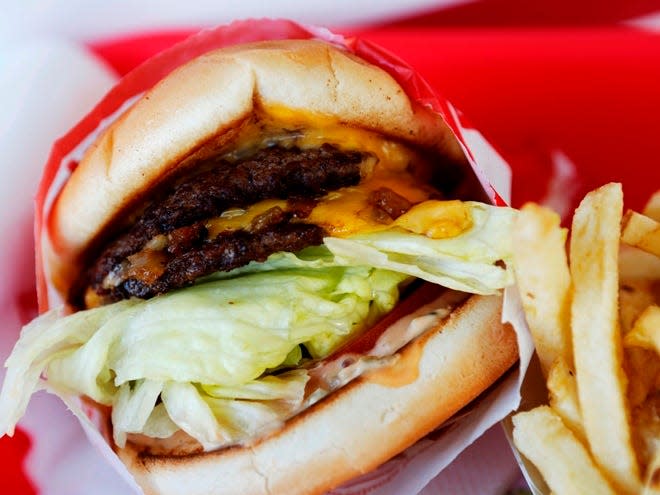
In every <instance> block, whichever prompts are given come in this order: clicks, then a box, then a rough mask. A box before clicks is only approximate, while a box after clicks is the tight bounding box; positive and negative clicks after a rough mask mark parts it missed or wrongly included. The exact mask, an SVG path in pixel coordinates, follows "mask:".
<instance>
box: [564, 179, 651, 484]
mask: <svg viewBox="0 0 660 495" xmlns="http://www.w3.org/2000/svg"><path fill="white" fill-rule="evenodd" d="M622 212H623V192H622V189H621V185H620V184H614V183H612V184H607V185H605V186H603V187H601V188H599V189H596V190H595V191H592V192H590V193H589V194H587V195H586V196H585V198H584V199H583V201H582V203H581V204H580V206H579V207H578V209H577V210H576V212H575V215H574V217H573V226H572V233H571V242H570V267H571V274H572V277H573V301H572V306H571V320H572V332H573V353H574V359H575V371H576V378H577V386H578V396H579V399H580V411H581V413H582V420H583V423H584V429H585V433H586V435H587V438H588V440H589V446H590V448H591V452H592V454H593V456H594V459H595V461H596V463H597V464H598V465H599V466H600V467H601V469H603V471H604V472H605V474H606V476H607V477H608V478H609V479H610V480H611V481H612V482H613V483H614V484H615V486H616V488H617V489H618V490H619V491H620V492H623V493H639V491H640V489H641V480H640V474H639V466H638V463H637V459H636V455H635V452H634V450H633V447H632V438H631V428H630V412H629V410H628V409H627V403H626V385H627V381H626V377H625V375H624V373H623V363H622V354H623V353H622V342H621V334H620V330H619V314H618V292H619V277H618V252H619V242H620V225H621V217H622Z"/></svg>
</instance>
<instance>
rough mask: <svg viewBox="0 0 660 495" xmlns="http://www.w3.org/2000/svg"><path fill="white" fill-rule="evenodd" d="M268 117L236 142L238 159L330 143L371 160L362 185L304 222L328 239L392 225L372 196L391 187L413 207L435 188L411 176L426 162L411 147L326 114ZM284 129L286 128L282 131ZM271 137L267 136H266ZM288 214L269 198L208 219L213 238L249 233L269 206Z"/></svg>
mask: <svg viewBox="0 0 660 495" xmlns="http://www.w3.org/2000/svg"><path fill="white" fill-rule="evenodd" d="M268 115H269V118H272V119H274V120H273V121H277V122H278V124H277V126H276V125H275V124H271V121H270V120H269V119H265V120H263V122H262V124H261V127H259V128H256V127H253V128H251V129H249V130H248V131H247V132H246V133H245V134H244V135H243V136H242V138H241V139H240V141H239V142H237V143H236V151H235V155H236V157H240V156H241V155H244V154H246V153H249V150H253V149H255V148H259V147H264V145H273V144H277V145H279V146H284V147H293V146H296V147H299V148H302V149H309V148H318V147H320V146H322V145H323V144H326V143H329V144H332V145H334V146H337V147H338V148H340V149H342V150H345V151H361V152H364V153H368V154H369V155H370V156H371V157H370V158H368V159H366V160H365V162H363V164H362V167H361V175H362V181H361V182H360V184H359V185H357V186H352V187H345V188H342V189H339V190H337V191H333V192H331V193H329V194H328V195H326V196H325V197H323V198H320V199H319V200H318V201H317V204H316V206H315V207H314V209H313V210H312V212H311V214H310V215H309V216H308V217H307V218H304V219H301V220H300V221H302V222H305V223H310V224H315V225H318V226H320V227H322V228H323V229H324V230H325V231H326V233H327V234H328V235H331V236H334V237H347V236H350V235H352V234H355V233H358V232H373V231H378V230H384V229H387V228H389V227H391V222H384V221H383V219H382V216H381V217H380V218H379V217H378V216H377V215H374V214H373V209H374V206H373V205H372V204H370V202H369V196H370V194H371V193H372V192H374V191H377V190H379V189H382V188H387V189H389V190H391V191H393V192H394V193H396V194H397V195H399V196H401V197H403V198H405V199H406V200H408V202H410V203H411V204H413V205H416V204H418V203H422V202H424V201H427V200H428V199H429V198H430V196H431V195H432V194H433V192H434V191H433V190H432V189H431V188H430V187H429V186H427V185H426V184H424V183H423V182H422V181H421V180H419V179H416V178H415V177H414V176H413V174H411V173H410V172H409V170H410V169H411V168H415V167H418V166H419V164H421V163H422V160H421V158H420V156H419V155H418V154H417V153H416V152H415V151H413V150H411V149H410V148H408V147H406V146H404V145H403V144H401V143H398V142H396V141H391V140H388V139H385V138H384V137H383V136H381V135H379V134H377V133H374V132H370V131H366V130H364V129H359V128H355V127H347V126H342V125H340V124H339V123H338V122H336V121H334V120H332V119H329V118H327V117H324V116H316V115H308V114H300V113H299V112H295V111H291V110H289V109H286V108H269V109H268ZM282 129H287V131H286V132H283V130H282ZM264 135H266V136H267V137H264ZM274 207H279V208H281V209H282V210H284V211H287V209H288V205H287V202H286V200H266V201H261V202H259V203H256V204H254V205H251V206H250V207H248V208H231V209H229V210H227V211H225V212H223V214H222V215H220V216H218V217H215V218H212V219H209V220H207V222H206V228H207V229H208V230H209V238H213V237H215V236H217V235H218V234H220V233H221V232H231V231H236V230H241V229H248V228H249V226H250V224H251V223H252V222H253V221H254V219H255V218H256V217H257V216H259V215H261V214H262V213H265V212H266V211H268V210H269V209H270V208H274Z"/></svg>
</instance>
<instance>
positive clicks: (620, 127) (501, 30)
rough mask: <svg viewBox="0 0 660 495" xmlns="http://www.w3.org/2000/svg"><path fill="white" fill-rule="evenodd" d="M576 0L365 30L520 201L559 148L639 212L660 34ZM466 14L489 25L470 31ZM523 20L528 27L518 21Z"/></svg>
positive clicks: (658, 162) (150, 37)
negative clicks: (486, 150)
mask: <svg viewBox="0 0 660 495" xmlns="http://www.w3.org/2000/svg"><path fill="white" fill-rule="evenodd" d="M527 3H533V4H534V5H535V6H529V5H527ZM569 3H571V2H569V0H561V1H560V2H559V5H557V4H554V5H555V7H557V6H558V7H560V9H559V10H561V9H562V8H563V11H564V16H563V17H561V16H559V17H557V18H556V19H555V18H554V17H553V16H552V15H550V17H549V18H548V19H547V20H548V22H546V23H544V22H539V21H538V19H539V15H540V14H539V13H540V12H542V11H543V9H546V10H547V11H548V12H556V10H553V9H552V8H551V7H550V5H549V2H547V1H546V2H524V1H523V0H496V1H495V2H491V3H490V4H482V3H478V4H477V5H481V10H478V8H477V7H476V6H475V5H467V6H463V7H457V8H454V9H449V10H447V11H442V12H437V13H431V14H429V15H424V16H418V17H414V18H411V19H407V20H405V21H402V22H398V23H396V24H392V25H389V26H383V27H379V28H371V29H369V30H362V31H360V32H359V34H360V35H361V36H362V37H364V38H368V39H370V40H372V41H374V42H376V43H379V44H381V45H382V46H384V47H386V48H388V49H390V50H391V51H393V52H394V53H396V54H397V55H399V56H400V57H401V58H403V59H404V60H406V61H408V62H409V63H410V64H411V65H412V66H413V67H414V68H415V69H417V70H418V71H419V72H420V74H421V75H422V76H424V77H425V78H426V79H427V80H428V81H429V82H430V83H431V85H432V86H434V87H435V88H437V89H438V90H439V92H441V93H442V94H443V95H444V96H446V97H447V98H448V99H449V100H450V101H452V102H453V103H454V105H455V106H457V107H458V108H459V109H461V110H462V111H463V113H464V114H465V115H467V116H468V118H469V120H471V121H472V123H473V124H474V125H475V127H476V128H478V129H479V130H481V131H482V133H483V134H484V135H485V136H486V137H487V138H488V139H489V140H490V141H491V142H492V143H493V144H494V145H495V147H496V148H497V149H498V150H499V151H500V153H501V154H502V155H503V156H504V157H505V158H506V159H507V161H508V162H509V163H510V164H511V166H512V168H513V171H514V182H513V184H514V187H513V203H514V205H520V204H522V202H524V201H526V200H530V199H538V198H540V197H541V196H542V195H543V193H544V192H545V178H546V177H547V176H548V174H549V172H550V169H551V157H550V154H551V153H552V152H553V151H554V150H559V151H562V152H563V153H564V154H565V155H566V156H567V157H568V158H569V159H571V161H573V162H574V163H575V164H576V166H577V169H578V174H579V184H580V191H579V193H578V197H581V196H582V195H583V194H584V193H585V192H586V191H588V190H590V189H592V188H594V187H597V186H598V185H601V184H603V183H605V182H608V181H612V180H616V181H621V182H623V184H624V192H625V195H626V202H627V204H628V205H629V206H631V207H634V208H640V207H641V206H642V205H643V203H644V201H645V199H646V197H647V196H648V195H649V194H650V193H651V192H653V191H655V190H656V189H658V188H660V91H659V90H658V89H659V86H660V84H659V83H660V37H659V36H658V35H656V34H651V33H646V32H641V31H636V30H632V29H626V28H616V27H604V26H600V27H585V26H584V23H585V20H586V19H587V17H586V14H585V12H583V11H581V10H578V11H575V12H574V13H573V15H566V12H570V8H569V5H568V4H569ZM586 3H589V2H586ZM624 3H625V6H624V5H621V6H617V7H608V6H607V3H605V5H603V3H601V2H598V9H595V10H594V12H596V14H595V15H596V17H595V20H596V21H597V23H600V24H603V23H609V22H611V21H614V20H619V19H621V18H625V17H627V16H632V15H641V14H645V13H649V12H650V11H651V10H652V9H653V6H652V4H653V3H656V2H648V1H630V2H624ZM544 4H545V5H544ZM564 4H565V5H564ZM562 6H563V7H562ZM594 7H595V6H594ZM511 8H514V9H517V10H515V11H516V12H517V15H515V16H513V18H512V19H509V20H508V21H507V20H505V19H504V18H503V17H502V16H500V22H492V19H493V18H497V16H496V13H497V12H501V11H502V10H501V9H511ZM475 9H477V10H475ZM498 9H500V10H498ZM468 20H469V22H470V23H471V25H472V26H474V25H481V26H487V27H479V28H476V27H466V24H467V23H468ZM520 24H524V25H526V26H527V27H526V28H524V29H521V28H518V27H513V28H512V27H511V26H516V25H520ZM548 24H553V25H554V26H553V27H547V25H548ZM592 24H593V23H592ZM442 26H445V27H442ZM446 26H451V27H446ZM529 26H538V27H535V28H530V27H529ZM544 26H546V27H544ZM338 31H339V32H343V33H344V34H350V33H347V32H346V30H341V29H339V30H338ZM353 33H358V31H357V30H353ZM186 34H187V33H182V32H178V33H154V34H147V35H140V36H136V37H131V38H128V39H123V40H106V41H102V42H96V43H93V44H91V48H92V49H93V50H94V51H95V52H96V53H97V54H99V55H100V56H101V57H102V58H104V59H105V60H106V61H107V62H108V63H109V64H110V65H111V66H112V67H114V68H115V69H116V70H117V72H118V73H119V74H123V73H125V72H126V71H128V70H130V69H131V68H133V67H134V66H135V65H136V64H138V63H139V62H141V61H143V60H144V59H146V58H147V57H149V56H151V55H153V54H155V53H157V52H158V51H160V50H162V49H164V48H166V47H168V46H170V45H171V44H172V43H174V42H176V41H178V40H180V39H182V38H183V36H185V35H186ZM28 446H29V439H28V438H27V437H26V436H25V435H23V434H22V433H21V432H20V431H19V433H18V435H17V436H16V437H14V439H7V438H3V439H0V465H1V466H2V489H1V490H0V492H2V493H11V494H15V495H28V494H33V493H35V491H34V489H33V488H32V487H31V485H30V482H29V481H28V480H26V479H25V478H24V476H23V474H22V470H21V459H22V458H23V456H24V455H25V452H26V451H27V449H28Z"/></svg>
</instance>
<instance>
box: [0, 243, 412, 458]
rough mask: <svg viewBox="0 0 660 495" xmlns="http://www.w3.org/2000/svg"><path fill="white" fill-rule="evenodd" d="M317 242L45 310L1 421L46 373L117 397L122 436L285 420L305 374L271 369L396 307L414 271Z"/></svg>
mask: <svg viewBox="0 0 660 495" xmlns="http://www.w3.org/2000/svg"><path fill="white" fill-rule="evenodd" d="M319 253H320V254H322V256H313V252H308V253H305V255H303V257H297V256H295V255H293V254H290V253H283V254H278V255H274V256H272V257H271V259H269V260H268V261H267V262H266V263H262V264H259V265H257V264H253V265H252V266H250V267H246V268H244V269H241V273H240V275H237V274H228V275H220V276H217V277H215V278H214V277H210V278H209V279H208V280H206V281H204V283H199V284H197V285H195V286H192V287H188V288H186V289H182V290H179V291H175V292H172V293H169V294H167V295H163V296H159V297H155V298H153V299H150V300H147V301H140V300H130V301H124V302H120V303H116V304H112V305H108V306H103V307H100V308H96V309H90V310H86V311H80V312H77V313H75V314H72V315H69V316H62V315H61V314H60V312H59V311H51V312H48V313H46V314H44V315H42V316H40V317H39V318H37V319H36V320H34V321H33V322H32V323H31V324H30V325H28V326H27V327H25V328H24V330H23V332H22V335H21V338H20V340H19V343H18V344H17V346H16V348H15V350H14V352H13V353H12V355H11V356H10V358H9V360H8V362H7V366H8V368H9V372H8V374H7V378H6V379H5V383H4V384H3V392H2V394H1V396H0V429H1V430H0V431H3V432H11V431H12V429H13V427H14V425H15V424H16V422H17V421H18V419H19V418H20V416H21V415H22V414H23V412H24V410H25V407H26V405H27V401H28V399H29V397H30V395H31V394H32V393H33V392H34V391H35V390H36V389H37V388H38V387H39V386H40V383H39V377H40V376H41V375H42V374H44V375H45V376H46V377H47V385H48V387H50V388H51V389H53V390H55V391H58V392H61V393H72V394H78V395H86V396H88V397H90V398H92V399H93V400H94V401H96V402H98V403H100V404H104V405H111V406H113V418H112V419H113V424H114V432H115V442H116V443H117V444H119V445H122V444H123V443H124V442H125V440H126V434H128V433H141V432H144V431H150V432H154V433H155V434H156V436H162V435H165V434H167V433H170V434H171V432H172V424H175V425H176V427H177V428H178V429H181V430H183V431H185V432H187V433H188V434H190V435H191V436H193V437H194V438H196V439H197V440H199V441H200V443H201V444H202V445H204V446H205V447H206V448H212V447H214V446H218V445H221V444H226V443H227V442H233V441H236V440H237V439H241V438H244V437H245V436H246V435H247V434H248V433H253V432H254V431H256V430H261V429H263V428H267V427H269V425H274V424H275V423H277V422H278V421H282V420H283V418H285V417H288V416H286V415H287V414H290V411H291V410H293V409H295V407H297V406H299V405H300V403H301V402H302V399H303V392H304V384H305V382H306V380H307V377H306V375H305V372H304V371H303V372H302V375H301V374H295V373H286V372H284V373H282V372H280V373H279V374H277V375H276V376H269V375H268V374H266V372H271V371H272V370H273V369H278V368H281V366H282V365H284V364H290V363H294V364H295V363H296V362H298V361H299V360H300V359H301V356H302V353H301V349H300V345H301V344H302V345H304V346H305V347H306V348H307V349H308V351H309V352H310V353H311V354H312V355H313V356H314V357H319V358H321V357H324V356H326V355H328V354H330V353H331V352H332V351H333V350H334V349H336V348H337V346H339V345H341V343H342V342H343V341H344V340H346V339H347V338H350V336H351V335H353V334H355V333H356V332H360V331H361V330H363V329H364V328H366V327H367V326H368V325H370V324H371V323H372V322H373V321H374V320H376V319H378V318H380V316H382V315H383V314H385V313H386V312H388V311H390V310H391V309H392V308H393V307H394V305H395V304H396V302H397V298H398V293H399V289H398V286H399V284H400V283H401V282H403V281H404V280H405V279H407V278H408V276H407V275H403V274H397V273H394V272H390V271H387V270H380V269H375V268H372V267H366V266H342V265H338V264H336V263H334V261H333V259H332V256H328V253H327V251H323V250H321V251H319ZM305 256H308V257H309V259H305V258H304V257H305ZM158 399H160V401H161V402H160V403H158ZM161 405H162V406H163V407H160V408H159V407H158V406H161ZM163 412H166V413H167V418H166V417H165V416H164V415H163ZM246 418H252V419H246Z"/></svg>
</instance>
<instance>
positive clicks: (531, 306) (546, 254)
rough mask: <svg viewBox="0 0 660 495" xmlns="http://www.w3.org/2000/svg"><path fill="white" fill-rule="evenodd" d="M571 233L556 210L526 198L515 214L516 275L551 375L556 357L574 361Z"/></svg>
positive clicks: (540, 353) (538, 349)
mask: <svg viewBox="0 0 660 495" xmlns="http://www.w3.org/2000/svg"><path fill="white" fill-rule="evenodd" d="M566 234H567V232H566V229H562V228H560V226H559V216H558V215H557V214H556V213H554V212H552V211H550V210H548V209H546V208H543V207H541V206H538V205H534V204H527V205H525V206H524V207H523V208H522V210H521V211H520V214H519V215H518V217H517V219H516V224H515V229H514V236H513V252H514V256H513V261H514V262H513V267H514V272H515V274H516V281H517V284H518V289H519V291H520V296H521V299H522V303H523V307H524V309H525V315H526V317H527V323H528V324H529V328H530V331H531V333H532V337H533V339H534V345H535V347H536V353H537V354H538V356H539V360H540V361H541V369H542V370H543V374H544V376H546V377H547V376H548V373H549V371H550V367H551V366H552V363H553V362H554V361H555V360H556V359H558V358H561V359H562V360H563V361H564V362H566V363H567V364H568V365H569V366H572V363H573V352H572V350H571V334H570V286H571V278H570V274H569V271H568V262H567V260H566V247H565V245H566ZM539 260H542V261H541V262H539Z"/></svg>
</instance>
